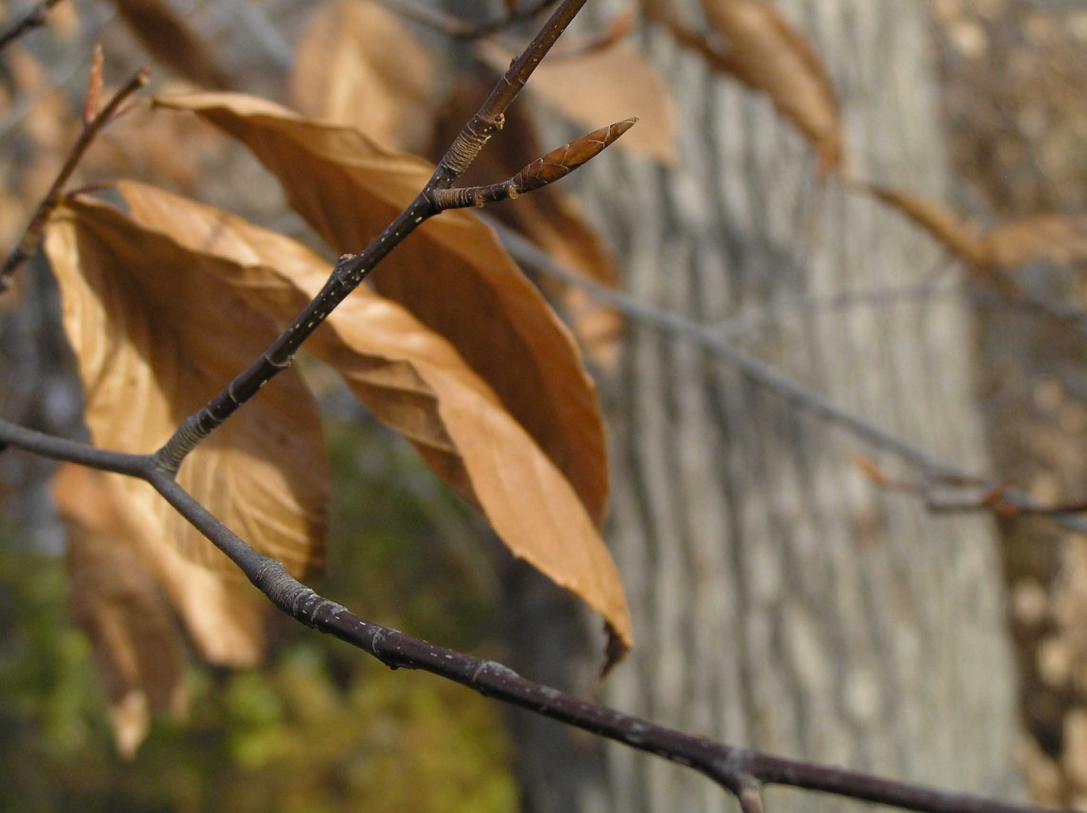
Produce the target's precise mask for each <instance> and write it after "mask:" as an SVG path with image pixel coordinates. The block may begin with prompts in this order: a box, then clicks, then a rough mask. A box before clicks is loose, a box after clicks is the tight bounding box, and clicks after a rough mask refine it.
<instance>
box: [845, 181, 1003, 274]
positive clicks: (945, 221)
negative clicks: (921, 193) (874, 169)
mask: <svg viewBox="0 0 1087 813" xmlns="http://www.w3.org/2000/svg"><path fill="white" fill-rule="evenodd" d="M860 188H861V189H863V190H865V191H867V192H868V193H869V194H871V195H873V196H875V197H876V198H878V199H879V200H881V201H883V202H884V203H886V204H887V205H888V206H890V207H891V208H893V209H897V210H898V211H899V212H901V213H902V214H903V215H905V216H906V217H907V218H908V219H909V220H911V221H913V223H914V224H916V225H917V226H919V227H921V228H922V229H924V230H925V231H927V232H928V233H929V235H931V236H932V238H933V239H934V240H936V241H937V242H938V243H940V244H941V245H943V246H944V248H946V249H947V250H948V251H949V252H951V253H952V254H954V255H955V256H956V257H958V258H959V259H961V260H962V261H963V262H965V263H966V264H967V265H969V266H971V267H974V268H979V267H986V266H988V265H989V251H988V248H987V247H986V245H985V241H984V239H983V238H982V237H981V234H980V230H979V229H978V228H977V226H975V225H974V224H973V223H971V222H970V221H968V220H966V219H964V218H961V217H959V216H958V215H957V214H955V213H954V212H952V211H950V210H949V209H948V208H947V207H945V206H943V205H942V204H939V203H937V202H935V201H932V200H928V199H926V198H921V197H918V196H917V195H911V194H908V193H906V192H902V191H899V190H898V189H892V188H890V187H886V186H877V185H875V184H862V185H861V186H860Z"/></svg>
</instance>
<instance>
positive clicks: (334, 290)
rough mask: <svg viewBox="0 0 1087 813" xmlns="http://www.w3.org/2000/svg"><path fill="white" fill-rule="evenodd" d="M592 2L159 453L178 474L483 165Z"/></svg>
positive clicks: (518, 68) (530, 58) (547, 41)
mask: <svg viewBox="0 0 1087 813" xmlns="http://www.w3.org/2000/svg"><path fill="white" fill-rule="evenodd" d="M584 5H585V0H564V2H563V3H562V5H560V6H559V7H558V9H556V10H555V13H554V14H552V15H551V18H550V19H549V20H548V21H547V23H546V24H545V25H544V26H543V28H542V29H541V30H540V32H539V33H538V34H537V35H536V37H535V38H534V39H533V40H532V42H531V43H529V45H528V46H527V47H526V48H525V50H524V51H523V52H522V53H521V55H520V56H519V57H518V58H517V59H515V60H514V61H513V63H512V64H511V65H510V67H509V70H508V71H506V73H505V75H504V76H503V77H502V78H501V79H500V80H499V81H498V84H497V85H495V87H494V90H492V91H491V94H490V96H489V97H488V98H487V100H486V101H485V102H484V103H483V105H482V106H481V107H480V108H479V110H478V112H476V114H475V115H474V116H473V117H472V118H471V120H469V121H468V123H467V124H465V125H464V127H463V128H462V129H461V131H460V133H459V134H458V135H457V137H456V138H455V139H454V140H453V143H452V144H451V145H450V146H449V149H448V150H447V151H446V153H445V155H444V156H443V157H442V160H441V161H440V162H439V163H438V166H437V167H436V168H435V170H434V174H433V175H432V176H431V178H430V180H429V181H427V183H426V185H425V186H424V187H423V189H422V190H420V192H419V194H418V196H416V198H415V200H414V201H412V202H411V204H409V205H408V207H407V208H406V209H405V210H404V211H403V212H401V213H400V215H398V216H397V217H396V218H395V219H394V220H393V222H392V223H390V224H389V225H388V226H387V227H386V228H385V230H384V231H383V232H382V233H381V234H380V235H378V237H377V238H376V239H375V240H374V241H373V242H372V243H370V245H369V246H367V247H366V248H365V249H364V250H363V251H362V252H361V253H359V254H345V255H344V256H343V257H341V258H340V261H339V262H338V263H337V264H336V267H335V268H334V269H333V270H332V274H331V276H330V277H329V279H328V281H327V282H326V283H325V285H324V287H323V288H322V289H321V291H320V292H319V293H318V294H317V296H315V297H314V298H313V300H312V301H311V302H310V303H309V304H308V305H307V306H306V307H305V309H304V310H303V311H302V313H301V314H299V316H298V317H297V318H296V319H295V320H294V322H293V323H292V324H291V326H290V327H288V328H287V329H286V330H285V331H284V332H283V333H282V334H281V335H280V336H279V337H278V338H277V339H276V340H275V341H274V342H273V343H272V344H271V346H270V347H269V348H268V349H267V350H266V351H265V352H264V354H263V355H262V356H261V357H260V358H259V359H257V360H256V361H254V362H253V363H252V364H251V365H250V366H249V368H248V369H246V370H245V371H244V372H242V373H241V374H239V375H238V376H237V377H236V378H235V379H234V380H233V381H231V382H230V384H228V385H227V386H226V387H225V388H224V389H223V390H222V391H221V392H220V393H219V394H218V395H216V396H215V397H214V398H213V399H212V400H211V401H209V402H208V403H207V404H206V405H205V406H204V407H203V408H202V409H200V410H199V411H198V412H196V413H194V414H192V415H190V416H189V417H188V418H186V419H185V420H184V421H183V422H182V424H181V425H180V426H179V427H178V429H177V431H176V432H175V433H174V435H173V436H172V437H171V438H170V439H169V440H168V441H167V442H166V443H165V444H164V445H163V447H162V448H161V449H159V450H158V452H156V458H157V460H158V461H159V464H160V465H161V466H162V467H163V469H164V470H167V471H174V472H176V471H177V469H178V467H179V466H180V465H181V463H182V461H183V460H184V459H185V457H186V456H187V455H188V454H189V453H190V452H191V451H192V450H193V449H195V448H196V447H197V446H198V445H199V444H200V443H201V442H202V441H203V440H204V438H206V437H207V436H208V435H210V434H211V433H212V432H213V431H214V430H215V429H216V428H217V427H218V426H220V425H221V424H222V423H223V421H225V420H227V419H228V418H229V417H230V416H231V415H233V414H234V413H235V412H236V411H237V409H238V408H239V407H240V406H241V405H242V404H244V403H245V402H246V401H248V400H249V399H250V398H252V397H253V396H254V395H256V393H257V392H258V391H259V390H260V388H261V387H263V386H264V385H265V384H266V383H267V382H268V381H269V380H271V379H272V378H274V377H275V376H276V375H278V374H279V373H281V372H282V371H283V370H285V369H287V368H288V367H290V365H291V363H292V361H293V359H294V355H295V353H296V352H298V349H299V348H300V347H301V346H302V344H303V342H305V340H306V339H307V338H308V337H309V336H310V335H311V334H312V333H313V331H314V330H316V329H317V327H318V326H320V325H321V323H322V322H323V321H324V320H325V319H326V318H327V317H328V315H329V314H330V313H331V312H332V310H333V309H334V308H335V307H336V306H337V305H339V304H340V302H342V301H343V300H344V298H346V297H347V295H348V294H350V293H351V292H352V291H353V290H355V288H357V287H358V286H359V284H360V283H361V282H362V281H363V280H364V279H365V278H366V277H367V276H368V275H369V273H370V272H371V271H372V270H373V269H374V267H375V266H377V264H378V263H379V262H381V261H382V260H383V259H384V258H385V257H386V256H388V254H389V252H391V251H392V250H393V249H394V248H396V246H398V245H399V244H400V243H401V242H403V240H404V239H405V238H406V237H407V236H408V235H410V234H411V233H412V232H413V231H415V229H416V228H418V227H419V226H420V225H421V224H422V223H423V222H424V221H426V220H428V219H429V218H431V217H433V216H434V215H436V214H438V213H440V212H441V208H440V207H439V206H438V205H437V204H436V203H435V194H436V193H438V192H440V191H441V190H447V189H449V188H450V187H452V186H453V183H454V182H455V181H456V180H457V178H458V177H460V175H461V174H463V173H464V171H465V170H466V169H468V167H469V166H470V165H471V164H472V162H473V161H475V159H476V157H477V156H478V155H479V153H480V151H481V150H482V149H483V147H484V146H486V144H487V142H488V141H489V140H490V138H491V136H492V135H494V134H495V133H496V132H498V131H499V130H500V129H502V124H503V122H504V120H505V119H504V114H505V111H506V108H507V107H509V105H510V104H511V103H512V102H513V100H514V99H515V98H516V96H517V94H518V93H519V92H520V90H521V88H523V87H524V85H525V83H526V82H527V81H528V79H529V77H530V76H531V75H532V73H533V72H534V71H535V70H536V67H537V66H538V65H539V64H540V62H541V61H542V60H543V58H544V57H545V56H546V55H547V52H548V51H550V50H551V47H552V46H553V45H554V44H555V41H556V40H557V39H558V38H559V36H560V35H561V34H562V32H563V31H565V30H566V27H567V26H568V25H569V24H570V22H571V21H572V20H573V19H574V17H575V16H577V13H578V12H579V11H580V10H581V8H582V6H584Z"/></svg>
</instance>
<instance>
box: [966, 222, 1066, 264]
mask: <svg viewBox="0 0 1087 813" xmlns="http://www.w3.org/2000/svg"><path fill="white" fill-rule="evenodd" d="M985 243H986V246H987V247H988V251H989V255H990V256H991V257H992V261H993V263H994V265H996V266H997V267H1000V268H1015V267H1017V266H1021V265H1027V264H1029V263H1033V262H1038V261H1040V260H1046V261H1049V262H1052V263H1058V264H1062V265H1065V264H1070V263H1082V262H1087V217H1084V216H1082V215H1080V216H1079V217H1075V216H1062V215H1038V216H1036V217H1028V218H1026V219H1024V220H1013V221H1010V222H1008V223H1000V224H998V225H996V226H994V227H993V228H992V229H990V230H989V231H988V232H987V233H986V235H985Z"/></svg>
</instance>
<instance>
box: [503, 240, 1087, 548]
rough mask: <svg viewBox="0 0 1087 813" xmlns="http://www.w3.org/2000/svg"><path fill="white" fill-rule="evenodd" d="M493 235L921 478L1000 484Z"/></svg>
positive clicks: (1021, 497) (1018, 505)
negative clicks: (914, 470) (913, 470)
mask: <svg viewBox="0 0 1087 813" xmlns="http://www.w3.org/2000/svg"><path fill="white" fill-rule="evenodd" d="M488 224H489V225H490V226H491V227H492V228H493V229H495V231H497V232H498V234H499V237H501V239H502V242H503V244H504V245H505V246H506V249H507V250H508V251H509V252H510V254H512V255H513V256H514V257H515V258H516V259H518V260H520V261H521V262H524V263H526V264H527V265H530V266H532V267H533V268H536V269H538V270H539V271H541V272H543V273H545V274H548V275H549V276H552V277H555V278H556V279H559V280H561V281H562V282H564V283H566V284H568V285H572V286H575V287H577V288H580V289H582V290H584V291H585V292H586V293H588V294H589V296H590V297H591V298H592V299H593V300H594V301H596V302H598V303H600V304H602V305H607V306H608V307H610V308H613V309H615V310H616V311H618V312H619V313H621V314H623V316H625V317H627V318H628V319H630V321H631V323H632V324H633V325H635V326H639V327H648V328H652V329H654V330H659V331H661V332H662V333H667V334H668V335H671V336H676V337H679V338H681V339H683V340H684V341H689V342H691V343H692V344H695V345H697V346H698V347H701V348H702V349H703V350H705V351H706V352H708V353H710V354H711V355H713V356H714V357H715V358H717V359H720V360H721V361H723V362H725V363H726V364H728V365H730V366H731V367H733V368H734V369H736V370H737V371H738V372H739V373H740V374H741V375H743V376H744V377H745V378H746V379H747V380H749V381H751V382H753V383H755V384H758V385H759V386H761V387H764V388H765V389H767V390H768V391H770V392H773V393H774V394H776V395H777V396H779V397H780V398H783V399H784V400H786V401H787V402H789V403H790V404H792V405H793V406H794V407H796V408H797V409H800V410H802V411H804V412H807V413H808V414H810V415H814V416H816V417H817V418H820V419H822V420H824V421H826V422H827V423H830V424H833V425H835V426H838V427H840V428H842V429H844V430H846V431H847V432H849V433H850V434H851V435H854V436H855V437H858V438H860V439H861V440H863V441H865V442H866V443H868V444H870V445H871V446H874V447H876V448H879V449H883V450H885V451H888V452H891V453H893V454H894V455H895V456H896V457H898V458H899V459H900V460H903V461H905V462H906V463H908V464H910V465H911V466H914V467H915V468H917V469H919V470H920V471H921V472H922V473H923V474H924V476H925V477H927V478H931V479H942V480H946V481H952V480H957V481H961V482H976V483H983V484H984V487H986V488H990V489H992V488H997V487H999V484H997V483H992V482H989V481H986V480H984V479H982V478H978V477H976V476H975V475H973V474H972V473H970V472H968V471H964V470H963V469H961V468H959V467H958V466H957V465H955V464H954V463H952V462H951V461H948V460H944V459H942V458H940V457H938V456H937V455H934V454H933V453H931V452H929V451H927V450H925V449H922V448H921V447H919V446H916V445H914V444H913V443H910V442H909V441H907V440H905V439H903V438H900V437H898V436H897V435H894V434H892V433H890V432H888V431H887V430H885V429H883V428H881V427H879V426H876V425H875V424H873V423H871V422H870V421H868V420H867V419H865V418H862V417H861V416H859V415H857V414H855V413H853V412H850V411H849V410H847V409H844V408H843V407H841V406H838V405H837V404H835V403H834V402H832V401H830V400H829V399H827V398H825V397H824V396H822V395H820V394H819V393H817V392H814V391H813V390H811V389H809V388H808V387H806V386H804V385H803V384H801V383H800V382H799V381H796V380H795V379H793V378H790V377H788V376H786V375H784V374H783V373H781V372H779V371H778V370H776V369H774V368H773V367H771V366H770V365H768V364H766V363H765V362H763V361H761V360H759V359H757V358H756V357H754V356H752V355H751V354H749V353H746V352H744V351H743V350H740V349H739V348H737V347H735V346H734V345H733V344H732V343H731V342H729V340H728V339H727V338H725V337H724V336H723V335H722V334H721V333H720V332H719V331H718V330H717V329H716V328H714V327H711V326H709V325H702V324H699V323H697V322H694V321H692V320H690V319H688V318H687V317H685V316H681V315H679V314H676V313H672V312H670V311H667V310H663V309H661V308H657V307H654V306H652V305H647V304H645V303H643V302H639V301H638V300H637V299H635V298H634V297H632V296H630V295H629V294H626V293H623V292H622V291H617V290H615V289H614V288H609V287H607V286H606V285H602V284H600V283H599V282H595V281H593V280H591V279H588V278H587V277H585V276H583V275H582V274H578V273H576V272H574V271H571V270H569V269H567V268H565V267H564V266H562V265H560V264H559V263H557V262H555V261H554V260H553V259H551V257H549V256H548V255H547V254H546V253H544V252H543V251H541V250H540V249H538V248H537V247H536V246H535V245H533V244H532V243H531V242H530V241H529V240H527V239H525V238H524V237H522V236H520V235H519V234H517V233H516V232H514V231H513V230H511V229H509V228H508V227H506V226H503V225H501V224H499V223H496V222H493V221H491V220H488ZM1004 500H1005V501H1006V503H1007V504H1008V505H1009V506H1011V507H1013V508H1014V509H1015V510H1017V511H1019V512H1021V513H1025V514H1027V513H1033V514H1045V516H1047V517H1049V518H1050V519H1052V520H1053V521H1055V522H1057V523H1058V524H1060V525H1061V526H1062V527H1064V528H1067V529H1068V530H1071V531H1075V532H1077V533H1081V534H1087V518H1084V517H1082V516H1078V515H1077V514H1075V513H1065V512H1052V511H1050V510H1048V509H1047V508H1046V507H1045V506H1042V505H1040V504H1039V503H1038V502H1037V501H1035V500H1034V499H1033V498H1032V497H1031V496H1030V495H1029V494H1026V493H1025V492H1023V491H1021V490H1019V489H1014V488H1011V489H1008V490H1006V491H1005V492H1004Z"/></svg>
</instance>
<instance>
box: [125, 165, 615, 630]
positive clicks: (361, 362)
mask: <svg viewBox="0 0 1087 813" xmlns="http://www.w3.org/2000/svg"><path fill="white" fill-rule="evenodd" d="M118 188H119V191H120V192H121V195H122V197H123V198H124V200H125V202H126V203H127V204H128V206H129V209H130V211H131V213H132V217H133V218H134V219H135V223H134V224H133V235H132V237H133V239H141V240H142V241H145V242H146V241H150V240H166V239H169V240H171V241H173V242H174V244H175V246H176V251H177V256H175V258H174V261H175V262H176V263H178V264H179V267H186V266H194V267H199V268H201V269H207V273H209V274H214V275H217V276H218V277H219V280H220V282H221V283H222V284H224V285H227V286H229V287H230V288H231V290H232V291H234V292H235V293H237V295H238V296H241V297H242V298H244V299H245V301H246V303H247V304H248V305H250V306H251V307H254V308H256V309H257V310H259V311H261V312H262V313H265V314H268V315H269V316H270V317H271V318H273V319H274V320H276V321H277V323H279V324H281V325H287V324H289V323H290V320H291V319H292V318H293V316H294V315H295V314H296V313H297V311H298V310H299V309H300V307H301V306H302V305H304V304H305V303H306V302H307V301H308V300H309V299H310V298H311V297H312V296H313V295H314V294H315V293H316V292H317V291H318V290H319V289H320V287H321V286H322V285H323V284H324V281H325V279H326V278H327V274H328V266H327V264H326V263H324V262H323V261H322V260H321V259H320V258H319V257H317V256H315V255H314V254H312V253H311V252H310V251H309V250H308V249H306V248H305V247H303V246H301V245H300V244H298V243H296V242H295V241H293V240H290V239H289V238H286V237H283V236H281V235H278V234H275V233H272V232H268V231H266V230H264V229H260V228H258V227H256V226H254V225H252V224H250V223H247V222H245V221H243V220H241V219H240V218H237V217H234V216H232V215H229V214H227V213H225V212H221V211H218V210H216V209H213V208H211V207H208V206H204V205H202V204H198V203H195V202H193V201H188V200H185V199H183V198H179V197H177V196H174V195H170V194H167V193H165V192H162V191H161V190H157V189H154V188H152V187H148V186H144V185H141V184H136V183H132V182H123V183H121V184H120V185H119V187H118ZM137 227H139V228H142V229H143V230H144V231H143V232H142V237H139V235H140V234H141V232H138V231H136V228H137ZM306 348H307V349H308V350H310V351H312V352H313V353H315V354H316V355H317V356H318V357H319V358H321V359H322V360H324V361H325V362H327V363H328V364H330V365H332V366H333V367H334V368H335V369H336V370H337V371H338V372H339V373H340V374H341V375H342V376H343V377H344V380H345V381H346V383H347V385H348V386H349V387H350V388H351V390H352V391H353V392H354V393H355V394H356V395H357V396H358V397H359V399H360V400H361V401H362V402H363V403H365V404H366V405H367V407H369V408H370V410H371V411H372V412H373V413H374V414H375V415H376V416H377V417H378V418H379V419H380V420H381V421H382V422H384V423H385V424H386V425H388V426H390V427H391V428H393V429H395V430H397V431H398V432H400V433H402V434H403V435H404V436H405V437H407V438H408V440H410V441H411V442H412V443H413V444H415V446H416V448H417V449H419V451H420V453H421V454H422V455H423V457H424V458H425V459H426V460H427V462H428V464H429V465H430V466H431V468H433V469H434V470H435V472H436V473H437V474H438V475H439V476H441V477H442V478H443V479H445V480H446V482H448V483H449V484H450V485H451V486H453V487H454V488H456V489H457V490H458V491H460V492H461V493H462V494H464V495H465V496H467V497H468V498H469V499H471V500H472V501H474V502H475V503H476V504H477V505H479V506H480V507H481V508H482V510H483V511H484V513H485V514H486V516H487V518H488V519H489V520H490V522H491V524H492V525H493V527H494V529H495V531H496V532H497V533H498V535H499V537H501V539H502V541H503V542H504V543H505V544H506V545H507V546H508V547H509V549H510V550H511V551H512V552H513V553H514V555H516V556H518V557H520V558H523V559H524V560H526V561H527V562H529V563H530V564H532V565H533V566H535V567H536V568H537V569H539V570H540V571H541V572H543V573H544V574H546V575H547V576H548V577H550V578H551V579H552V580H554V581H555V582H556V583H557V584H559V585H560V586H562V587H565V588H566V589H568V590H570V591H571V592H572V593H574V594H575V595H577V596H579V597H580V598H581V599H582V600H584V601H585V602H586V603H587V604H588V605H589V606H590V607H592V608H593V609H594V610H596V611H597V612H599V613H600V614H601V615H602V616H603V617H604V619H605V620H606V621H607V623H608V626H609V628H610V629H611V630H612V632H613V634H614V635H615V636H616V638H617V639H618V641H620V642H621V645H622V649H626V648H629V646H630V643H631V630H630V619H629V616H628V613H627V606H626V599H625V597H624V594H623V589H622V585H621V583H620V580H619V576H618V573H617V571H616V569H615V565H614V563H613V562H612V560H611V556H610V555H609V553H608V551H607V548H606V547H605V545H604V543H603V540H602V539H601V538H600V534H599V532H598V531H597V530H596V527H595V526H594V523H593V520H592V518H591V517H590V516H589V514H588V513H587V511H586V510H585V508H584V506H583V505H582V503H581V501H580V500H579V499H578V496H577V495H576V494H575V493H574V490H573V488H572V487H571V485H570V483H569V482H568V481H567V480H566V478H565V477H564V476H563V474H562V472H561V471H559V470H558V468H556V466H555V465H554V463H553V462H552V461H551V460H550V459H549V458H548V456H547V455H546V454H544V452H543V451H542V450H541V449H540V448H539V446H538V445H537V444H536V442H535V441H534V440H533V438H532V437H531V436H530V435H529V434H528V433H527V432H526V431H525V430H524V429H523V428H522V427H521V426H520V425H519V424H518V423H517V421H516V420H515V419H514V417H513V416H512V415H510V413H509V412H508V411H507V410H506V409H505V407H504V405H503V404H502V402H501V401H500V400H499V399H498V397H497V396H496V395H495V393H494V391H493V390H492V389H491V388H490V387H489V386H487V384H486V383H485V382H484V381H483V380H481V379H480V378H479V376H478V375H476V373H475V372H474V371H473V370H472V369H471V368H470V367H469V366H468V365H467V364H465V363H464V360H463V359H462V358H461V357H460V356H459V355H458V354H457V352H456V350H455V349H454V348H453V347H452V346H451V345H450V344H449V343H448V342H447V341H445V340H444V339H443V338H442V337H441V336H439V335H437V334H436V333H434V332H433V331H431V330H429V329H428V328H427V327H426V326H425V325H423V324H421V323H420V322H419V321H418V320H417V319H415V318H414V317H413V316H412V315H411V314H410V313H408V312H407V311H406V310H404V309H403V308H402V307H400V306H399V305H397V304H396V303H394V302H390V301H388V300H386V299H383V298H382V297H380V296H379V295H377V294H375V293H372V292H370V291H369V290H367V289H365V288H362V289H359V290H357V291H356V292H355V293H353V294H352V295H351V297H349V298H348V299H347V300H345V301H344V302H343V303H342V304H341V305H340V307H339V308H337V309H336V310H335V311H333V313H332V314H331V315H330V316H329V318H328V322H327V326H326V327H323V328H322V329H321V330H318V331H317V332H316V333H315V334H314V335H313V337H312V339H311V340H310V342H309V343H308V344H307V345H306Z"/></svg>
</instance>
